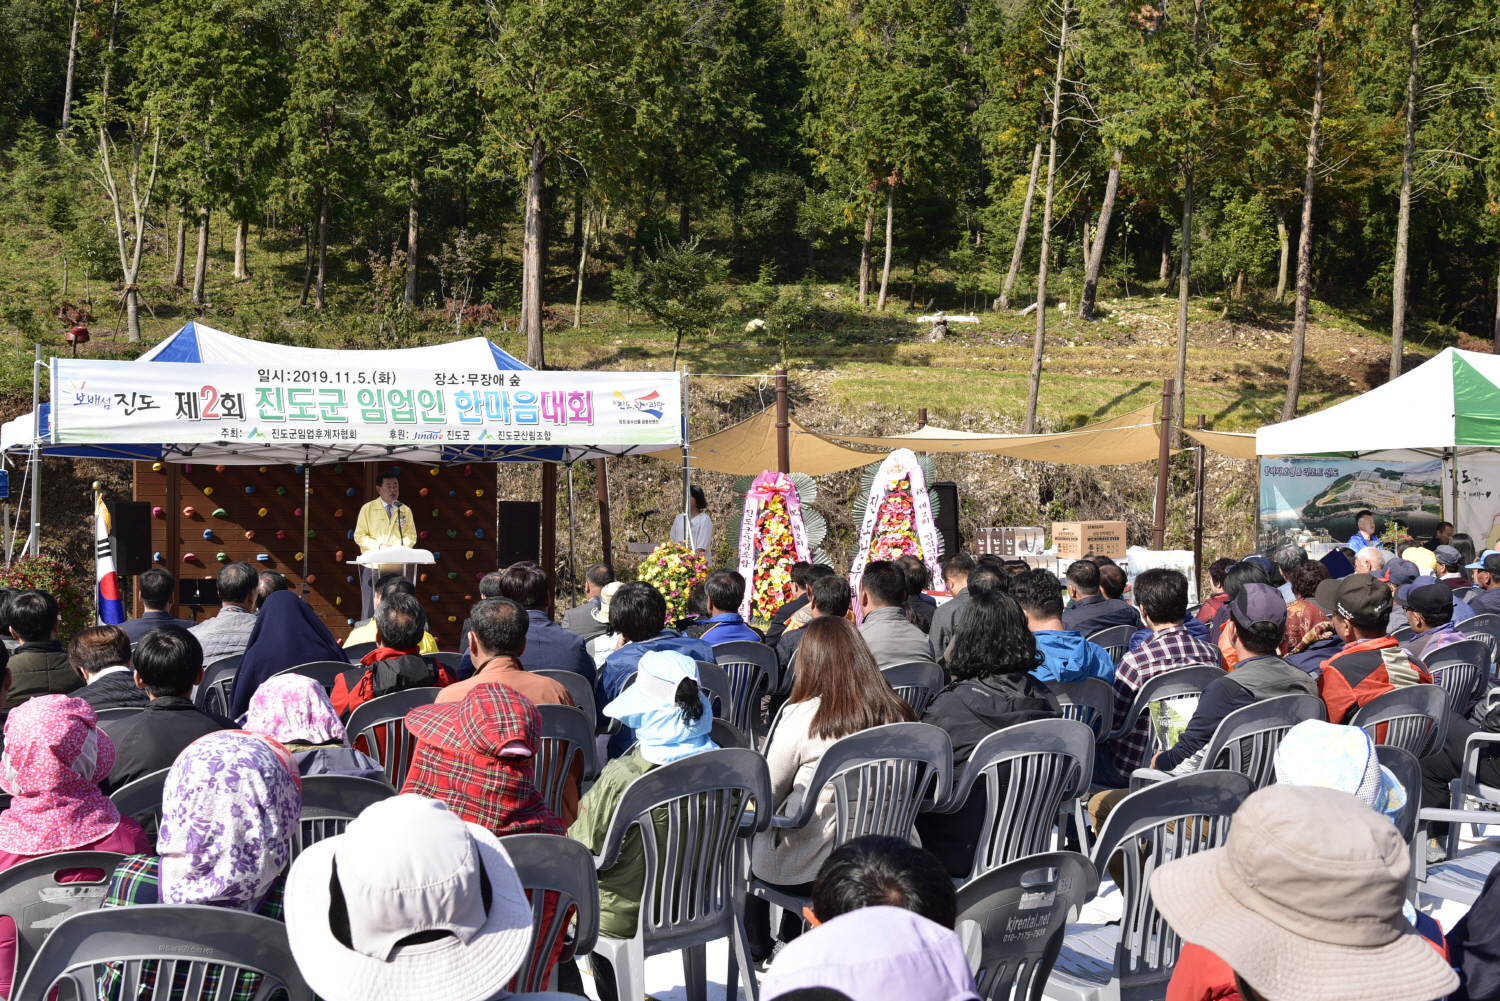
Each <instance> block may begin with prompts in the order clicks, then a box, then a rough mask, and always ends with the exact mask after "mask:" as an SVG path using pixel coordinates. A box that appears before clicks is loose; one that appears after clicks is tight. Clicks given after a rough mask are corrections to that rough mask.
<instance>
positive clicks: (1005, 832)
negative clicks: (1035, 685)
mask: <svg viewBox="0 0 1500 1001" xmlns="http://www.w3.org/2000/svg"><path fill="white" fill-rule="evenodd" d="M835 746H837V745H835ZM1093 774H1094V731H1092V730H1090V729H1089V728H1088V727H1087V726H1085V725H1084V724H1082V723H1080V722H1078V721H1077V720H1073V719H1039V720H1033V721H1031V722H1030V723H1018V724H1016V725H1015V726H1008V727H1006V728H1005V729H1003V730H996V731H995V732H994V733H992V734H990V735H989V736H988V737H985V738H984V739H983V740H981V741H980V742H979V743H978V744H977V745H975V747H974V753H973V754H971V755H970V756H969V760H968V762H967V763H966V764H965V765H964V770H963V774H962V775H960V776H959V779H958V784H957V785H956V786H954V788H953V792H952V794H951V795H949V796H948V797H947V799H946V800H945V801H944V802H943V803H941V804H940V805H939V806H938V807H937V808H936V810H935V812H937V813H956V812H957V811H959V810H960V809H962V808H963V806H964V804H965V803H967V802H968V801H969V796H970V794H971V793H972V792H973V789H974V785H975V783H977V782H979V781H981V780H983V782H984V794H985V801H984V802H985V814H984V824H983V826H982V827H980V829H979V843H978V846H977V847H976V849H975V851H974V865H973V867H972V868H971V869H970V870H969V879H971V880H972V879H977V878H978V877H979V876H980V875H982V874H984V873H986V872H989V871H990V870H991V869H996V868H999V867H1000V866H1003V865H1006V864H1007V863H1010V862H1014V861H1015V860H1016V859H1018V858H1023V857H1024V856H1027V855H1035V854H1037V853H1039V852H1045V851H1047V850H1048V849H1049V848H1050V847H1051V846H1050V845H1048V844H1047V842H1048V840H1049V839H1050V837H1051V835H1052V829H1053V827H1054V826H1056V825H1057V823H1058V822H1059V818H1061V817H1062V816H1063V811H1064V809H1065V807H1066V806H1067V804H1068V803H1069V802H1072V803H1073V804H1075V813H1076V820H1077V822H1078V829H1079V830H1080V831H1083V830H1086V829H1087V828H1086V827H1085V826H1084V824H1083V813H1082V801H1081V800H1080V797H1081V796H1084V795H1086V794H1087V793H1088V791H1089V782H1090V780H1091V779H1092V777H1093Z"/></svg>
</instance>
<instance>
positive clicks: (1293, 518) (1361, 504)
mask: <svg viewBox="0 0 1500 1001" xmlns="http://www.w3.org/2000/svg"><path fill="white" fill-rule="evenodd" d="M1363 510H1369V511H1371V512H1372V513H1373V514H1374V515H1375V520H1376V526H1377V528H1378V530H1379V531H1380V532H1381V533H1384V534H1385V535H1386V536H1389V534H1390V531H1391V526H1392V525H1393V524H1397V525H1399V526H1404V531H1405V533H1406V534H1408V535H1411V536H1412V537H1413V538H1416V539H1419V540H1420V539H1426V538H1428V537H1430V536H1431V535H1432V532H1433V530H1434V529H1435V528H1437V523H1438V521H1440V520H1441V519H1442V517H1443V461H1442V460H1441V459H1428V460H1425V461H1422V462H1377V461H1372V460H1369V459H1359V460H1355V459H1275V458H1268V457H1264V456H1263V457H1262V458H1261V459H1260V539H1259V540H1258V541H1259V548H1260V551H1261V552H1262V553H1269V552H1271V551H1272V550H1273V549H1275V547H1276V546H1279V545H1282V544H1283V543H1287V542H1291V543H1296V544H1297V545H1301V546H1309V545H1316V544H1318V543H1323V544H1333V543H1338V544H1340V545H1342V544H1343V543H1344V542H1346V541H1348V539H1349V537H1350V536H1352V535H1353V534H1354V533H1355V531H1356V530H1357V529H1356V526H1355V523H1354V519H1355V515H1357V514H1358V513H1359V512H1360V511H1363Z"/></svg>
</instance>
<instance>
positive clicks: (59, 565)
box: [0, 553, 94, 643]
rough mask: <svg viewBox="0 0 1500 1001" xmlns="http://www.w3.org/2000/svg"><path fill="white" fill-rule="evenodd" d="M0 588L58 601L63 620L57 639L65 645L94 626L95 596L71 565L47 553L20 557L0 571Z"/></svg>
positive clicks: (58, 608)
mask: <svg viewBox="0 0 1500 1001" xmlns="http://www.w3.org/2000/svg"><path fill="white" fill-rule="evenodd" d="M0 587H13V588H15V589H16V590H17V591H46V592H47V593H48V594H50V595H52V597H54V598H56V599H57V610H58V612H59V613H60V615H61V616H62V625H61V627H60V629H59V637H60V638H61V639H62V641H63V642H64V643H66V642H67V641H68V638H69V637H71V636H72V635H73V634H74V633H76V632H77V631H78V630H80V629H87V628H88V627H89V626H91V625H93V624H94V595H93V593H92V588H85V587H84V586H83V584H82V582H81V581H80V574H79V571H78V569H77V568H76V567H74V566H73V564H71V563H69V562H68V561H67V560H64V559H61V558H60V557H57V556H53V555H51V554H50V553H42V555H40V556H23V557H21V558H20V559H18V560H16V561H15V562H14V563H12V564H11V565H10V567H9V569H0Z"/></svg>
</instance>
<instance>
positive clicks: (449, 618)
mask: <svg viewBox="0 0 1500 1001" xmlns="http://www.w3.org/2000/svg"><path fill="white" fill-rule="evenodd" d="M448 621H449V622H457V621H458V616H457V615H450V616H448Z"/></svg>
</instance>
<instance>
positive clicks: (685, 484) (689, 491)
mask: <svg viewBox="0 0 1500 1001" xmlns="http://www.w3.org/2000/svg"><path fill="white" fill-rule="evenodd" d="M691 382H692V376H690V375H689V374H688V367H687V366H686V365H684V366H682V539H683V544H684V545H686V546H687V547H688V548H689V549H692V548H693V464H692V459H691V457H690V456H689V455H688V452H689V449H688V389H689V387H690V385H691Z"/></svg>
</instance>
